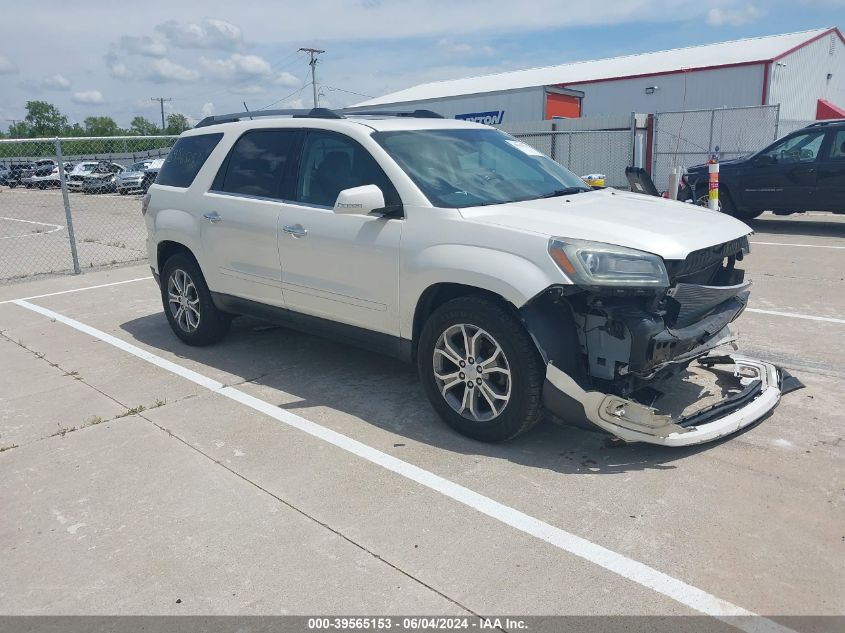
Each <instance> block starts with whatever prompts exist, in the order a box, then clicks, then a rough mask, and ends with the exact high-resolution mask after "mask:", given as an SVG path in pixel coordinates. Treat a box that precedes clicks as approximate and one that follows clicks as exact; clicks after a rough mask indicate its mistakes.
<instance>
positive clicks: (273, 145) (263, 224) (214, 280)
mask: <svg viewBox="0 0 845 633" xmlns="http://www.w3.org/2000/svg"><path fill="white" fill-rule="evenodd" d="M300 139H301V134H300V133H299V132H298V131H296V130H253V131H250V132H247V133H245V134H244V135H243V136H241V137H240V138H239V139H238V140H237V141H236V142H235V145H234V147H232V150H231V151H230V152H229V156H228V157H227V158H226V160H225V161H224V162H223V165H222V166H221V168H220V173H218V175H217V177H216V178H215V179H214V183H213V184H212V187H211V190H210V191H208V192H207V193H205V194H204V195H203V206H202V217H201V222H202V227H203V228H202V241H203V252H204V254H205V256H206V258H207V262H208V263H210V264H211V265H210V266H208V265H207V268H210V270H211V274H210V275H208V276H209V277H210V279H209V286H210V287H211V289H212V290H214V291H215V292H220V293H223V294H228V295H232V296H235V297H240V298H243V299H249V300H251V301H258V302H260V303H265V304H268V305H272V306H277V307H281V306H283V304H284V302H283V298H282V269H281V263H280V261H279V245H278V235H279V218H280V214H281V210H282V207H283V203H282V201H281V199H282V195H283V191H284V186H285V178H286V177H287V176H288V169H287V167H288V165H289V160H290V158H291V156H294V155H296V153H297V149H298V146H299V141H300Z"/></svg>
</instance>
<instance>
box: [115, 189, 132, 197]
mask: <svg viewBox="0 0 845 633" xmlns="http://www.w3.org/2000/svg"><path fill="white" fill-rule="evenodd" d="M117 191H118V193H120V195H121V196H125V195H128V194H129V190H128V189H118V190H117Z"/></svg>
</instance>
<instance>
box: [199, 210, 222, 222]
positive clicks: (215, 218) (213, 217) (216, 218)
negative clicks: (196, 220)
mask: <svg viewBox="0 0 845 633" xmlns="http://www.w3.org/2000/svg"><path fill="white" fill-rule="evenodd" d="M202 217H204V218H205V219H206V220H208V221H209V222H211V223H212V224H217V223H218V222H220V220H222V219H223V218H221V217H220V214H219V213H217V211H212V212H211V213H203V214H202Z"/></svg>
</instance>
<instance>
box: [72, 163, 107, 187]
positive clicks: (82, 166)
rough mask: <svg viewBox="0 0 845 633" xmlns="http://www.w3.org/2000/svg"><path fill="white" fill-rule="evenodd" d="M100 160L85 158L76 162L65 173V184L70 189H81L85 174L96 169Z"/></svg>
mask: <svg viewBox="0 0 845 633" xmlns="http://www.w3.org/2000/svg"><path fill="white" fill-rule="evenodd" d="M99 164H100V161H96V160H85V161H81V162H79V163H76V164H75V165H74V166H73V169H71V170H70V172H69V173H68V175H67V186H68V189H70V190H71V191H82V182H83V180H84V179H85V176H87V175H88V174H90V173H91V172H93V171H94V170H95V169H97V165H99Z"/></svg>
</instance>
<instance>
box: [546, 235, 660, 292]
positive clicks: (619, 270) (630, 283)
mask: <svg viewBox="0 0 845 633" xmlns="http://www.w3.org/2000/svg"><path fill="white" fill-rule="evenodd" d="M549 255H551V256H552V259H553V260H554V261H555V263H556V264H557V265H558V267H559V268H560V269H561V270H562V271H563V272H564V273H566V275H567V276H568V277H569V278H570V279H572V281H574V282H575V283H576V284H578V285H579V286H623V287H628V288H668V287H669V274H668V273H667V272H666V266H665V265H664V264H663V260H662V259H660V257H658V256H657V255H654V254H653V253H646V252H644V251H637V250H634V249H632V248H625V247H624V246H614V245H613V244H603V243H601V242H587V241H584V240H570V239H566V238H554V237H553V238H552V239H550V240H549Z"/></svg>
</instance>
